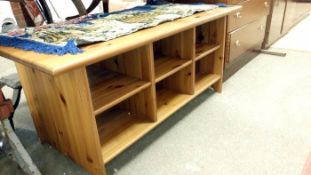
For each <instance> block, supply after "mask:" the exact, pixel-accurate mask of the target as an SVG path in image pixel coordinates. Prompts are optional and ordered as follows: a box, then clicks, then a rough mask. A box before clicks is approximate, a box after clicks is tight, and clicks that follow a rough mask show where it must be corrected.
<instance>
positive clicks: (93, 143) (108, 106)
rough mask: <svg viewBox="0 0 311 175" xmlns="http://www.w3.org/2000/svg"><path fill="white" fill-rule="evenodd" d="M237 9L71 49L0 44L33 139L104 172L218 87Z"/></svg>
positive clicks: (97, 174) (91, 169) (97, 173)
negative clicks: (54, 51)
mask: <svg viewBox="0 0 311 175" xmlns="http://www.w3.org/2000/svg"><path fill="white" fill-rule="evenodd" d="M239 9H240V7H239V6H237V7H227V8H218V9H214V10H211V11H208V12H202V13H198V14H195V15H193V16H190V17H187V18H183V19H179V20H176V21H172V22H168V23H165V24H162V25H159V26H156V27H153V28H149V29H145V30H142V31H139V32H136V33H133V34H130V35H127V36H124V37H120V38H117V39H114V40H111V41H108V42H103V43H97V44H93V45H90V46H85V47H84V48H83V50H84V52H83V53H81V54H78V55H64V56H61V57H60V56H56V55H43V54H38V53H34V52H26V51H22V50H18V49H15V48H7V47H0V56H3V57H6V58H8V59H12V60H13V61H16V65H17V70H18V73H19V76H20V78H21V83H22V85H23V88H24V91H25V94H26V97H27V101H28V104H29V108H30V111H31V113H32V117H33V121H34V124H35V126H36V129H37V131H38V135H39V137H40V139H41V140H42V141H43V142H46V143H49V144H51V145H52V146H54V147H55V148H57V149H58V150H59V151H60V152H62V153H63V154H65V155H67V156H68V157H70V158H71V159H73V160H74V161H75V162H76V163H77V164H79V165H80V166H82V167H84V168H85V169H86V170H88V171H89V172H90V173H91V174H94V175H103V174H106V171H105V166H104V165H105V164H107V163H108V162H109V161H111V160H112V159H113V158H115V157H116V156H117V155H119V154H120V153H121V152H122V151H124V150H125V149H126V148H128V147H129V146H130V145H132V144H133V143H135V141H137V140H138V139H140V138H141V137H143V136H144V135H145V134H146V133H148V132H149V131H150V130H152V129H153V128H155V127H156V126H158V125H159V124H160V123H161V122H163V121H164V120H165V119H167V118H169V117H170V116H171V115H172V114H173V113H174V112H175V111H177V110H178V109H180V108H181V107H183V106H184V105H185V104H187V103H188V102H189V101H191V100H192V99H193V98H195V97H196V96H198V95H199V94H200V93H202V92H203V91H204V90H206V89H207V88H213V89H214V90H215V91H216V92H221V91H222V83H223V66H224V61H225V58H224V51H225V36H226V26H227V16H228V15H229V14H230V13H233V12H235V11H236V10H239ZM38 82H41V83H38Z"/></svg>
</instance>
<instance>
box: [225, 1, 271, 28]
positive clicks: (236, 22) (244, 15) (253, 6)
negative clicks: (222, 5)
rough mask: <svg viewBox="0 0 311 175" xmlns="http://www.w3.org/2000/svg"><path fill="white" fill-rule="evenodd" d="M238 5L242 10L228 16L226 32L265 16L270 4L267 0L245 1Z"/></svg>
mask: <svg viewBox="0 0 311 175" xmlns="http://www.w3.org/2000/svg"><path fill="white" fill-rule="evenodd" d="M239 5H242V6H243V8H242V9H241V10H239V11H238V12H236V13H234V14H231V15H230V16H229V19H228V31H233V30H235V29H238V28H240V27H241V26H244V25H246V24H249V23H251V22H254V21H256V20H257V19H260V18H262V17H263V16H267V15H268V14H269V10H270V4H269V1H267V0H256V1H251V0H247V1H243V2H242V3H239Z"/></svg>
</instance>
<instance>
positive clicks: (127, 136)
mask: <svg viewBox="0 0 311 175" xmlns="http://www.w3.org/2000/svg"><path fill="white" fill-rule="evenodd" d="M143 118H144V117H143V116H137V115H130V114H129V112H128V111H124V110H115V111H112V112H109V113H106V114H104V115H101V116H100V117H98V119H97V127H98V132H99V137H100V141H101V151H102V157H103V160H104V162H105V163H107V162H109V161H110V160H112V159H113V158H114V157H116V156H117V155H118V154H120V153H121V152H122V151H123V150H125V149H126V148H127V147H129V146H130V145H131V144H133V143H134V142H135V141H137V140H138V139H139V138H141V137H142V136H143V135H144V134H146V133H147V132H148V131H149V130H151V129H152V128H153V127H155V126H156V124H155V123H152V122H151V120H148V119H143Z"/></svg>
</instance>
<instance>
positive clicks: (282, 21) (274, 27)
mask: <svg viewBox="0 0 311 175" xmlns="http://www.w3.org/2000/svg"><path fill="white" fill-rule="evenodd" d="M310 10H311V1H310V0H273V1H272V5H271V9H270V14H269V16H268V20H267V28H266V36H265V41H264V43H263V48H268V47H270V46H271V45H272V44H273V43H274V42H276V41H277V40H278V39H280V38H281V37H282V36H283V35H285V34H286V33H287V32H288V31H289V30H290V29H291V28H292V27H294V26H295V25H296V24H297V23H299V22H300V21H301V20H302V19H304V18H305V17H306V16H307V15H308V14H309V12H310Z"/></svg>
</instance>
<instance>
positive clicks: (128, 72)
mask: <svg viewBox="0 0 311 175" xmlns="http://www.w3.org/2000/svg"><path fill="white" fill-rule="evenodd" d="M146 51H147V49H146V48H145V47H142V48H139V49H135V50H132V51H129V52H127V53H124V54H121V55H117V56H115V57H113V58H110V59H107V60H104V61H101V62H98V63H95V64H92V65H90V66H87V74H88V79H89V84H90V90H91V95H92V101H93V107H94V113H95V115H98V114H100V113H102V112H104V111H105V110H107V109H109V108H110V107H112V106H114V105H116V104H118V103H119V102H122V101H123V100H125V99H127V98H128V97H131V96H133V95H135V94H137V93H138V92H140V91H142V90H144V89H146V88H148V87H150V86H151V83H150V77H149V76H148V74H146V73H145V72H148V71H146V70H145V69H148V65H145V62H147V61H146V59H148V58H146V57H144V56H143V55H147V54H141V53H145V52H146ZM143 65H144V66H143Z"/></svg>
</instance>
